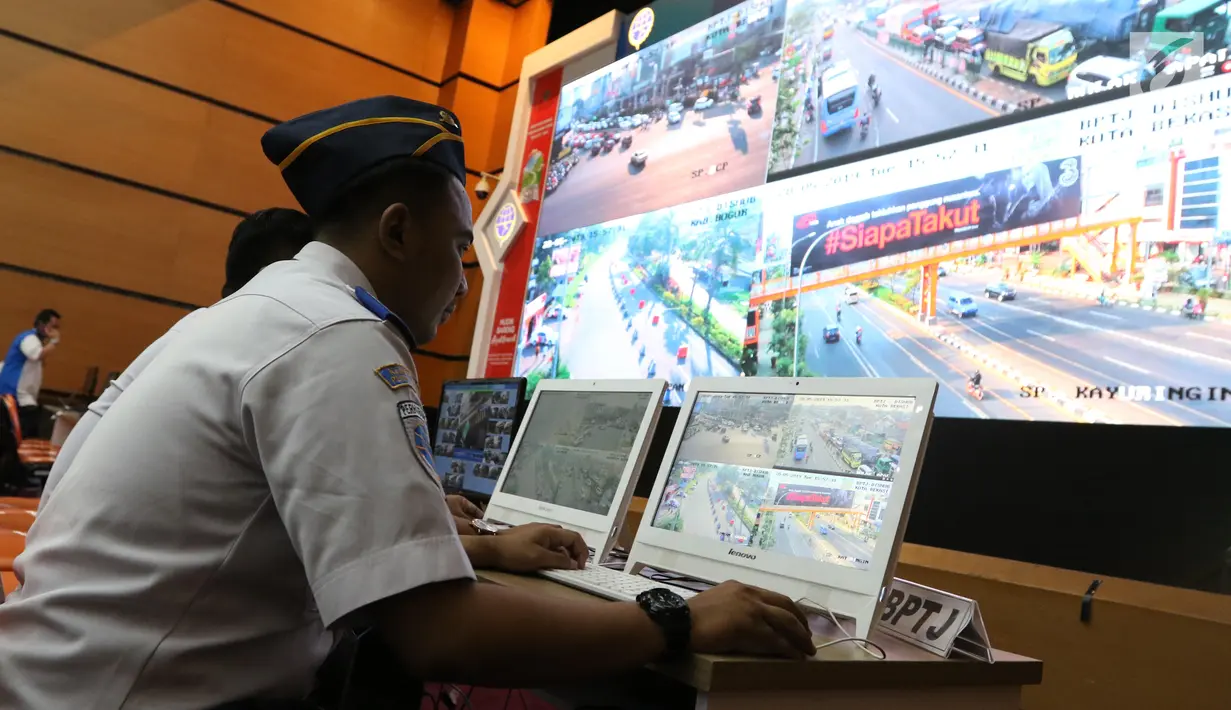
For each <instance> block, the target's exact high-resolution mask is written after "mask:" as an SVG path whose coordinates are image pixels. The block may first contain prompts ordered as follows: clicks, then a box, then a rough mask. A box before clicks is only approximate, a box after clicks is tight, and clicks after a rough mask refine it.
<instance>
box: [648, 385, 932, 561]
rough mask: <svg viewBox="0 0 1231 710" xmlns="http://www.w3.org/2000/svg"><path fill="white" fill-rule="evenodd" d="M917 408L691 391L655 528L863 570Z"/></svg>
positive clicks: (908, 402)
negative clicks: (687, 415)
mask: <svg viewBox="0 0 1231 710" xmlns="http://www.w3.org/2000/svg"><path fill="white" fill-rule="evenodd" d="M912 407H913V400H912V399H910V398H906V399H889V400H885V399H874V398H871V397H834V396H807V395H796V396H789V395H788V396H783V395H752V394H731V395H717V394H698V396H697V400H696V404H695V405H694V407H693V413H692V416H691V417H690V418H689V420H688V425H687V428H686V429H685V431H684V435H683V439H682V440H681V442H680V447H679V450H678V452H677V454H676V458H675V462H674V463H673V465H672V469H671V473H670V477H669V479H668V481H667V485H666V488H665V489H664V493H663V497H662V499H661V500H660V501H659V505H658V508H657V510H656V511H655V513H654V521H653V524H654V526H655V527H658V528H661V529H664V530H674V531H677V532H681V533H685V534H688V535H697V536H701V537H706V538H710V539H713V540H717V541H720V542H729V543H733V544H735V545H743V546H746V547H749V548H758V549H763V550H772V551H774V552H778V553H781V554H785V555H790V556H793V557H804V558H809V559H816V560H820V561H824V562H830V563H833V564H838V565H842V566H846V567H853V568H856V569H866V568H867V567H868V565H869V564H870V562H871V559H872V555H873V553H874V551H875V548H876V542H877V539H878V536H879V533H880V528H881V522H882V519H883V513H884V509H885V503H886V499H887V497H888V495H889V492H890V490H891V488H892V483H893V478H894V476H895V475H896V474H897V472H898V467H899V456H900V453H901V448H902V438H903V437H904V435H905V433H906V431H907V428H908V427H909V424H910V418H911V414H912Z"/></svg>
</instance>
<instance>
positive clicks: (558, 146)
mask: <svg viewBox="0 0 1231 710" xmlns="http://www.w3.org/2000/svg"><path fill="white" fill-rule="evenodd" d="M785 6H786V0H749V1H748V2H744V3H741V4H739V5H737V6H735V7H733V8H732V9H730V10H727V11H726V12H723V13H722V14H720V15H717V16H715V17H712V18H710V19H709V20H707V21H706V22H703V23H700V24H698V25H696V26H693V27H691V28H689V29H687V30H684V31H683V32H680V33H678V34H675V35H672V36H671V37H669V38H667V39H665V40H663V41H661V42H658V43H656V44H654V45H652V46H649V47H646V48H645V49H644V50H642V51H640V52H638V53H636V54H633V55H630V56H628V57H626V58H624V59H621V60H620V61H618V62H616V63H614V64H612V65H610V66H607V67H605V68H604V69H602V70H600V71H597V72H595V73H593V74H590V75H588V76H586V77H583V78H581V79H578V80H576V81H574V82H572V83H570V84H568V85H567V86H565V87H564V88H563V90H562V91H561V95H560V108H559V110H558V113H557V116H556V129H555V133H554V137H553V144H552V149H551V159H550V164H549V168H548V171H547V176H546V178H545V185H544V188H545V197H544V199H543V206H542V212H541V214H540V215H539V224H538V233H539V234H555V233H559V232H564V231H566V230H570V229H575V228H577V227H583V226H587V225H592V224H596V223H599V222H608V221H611V220H614V219H618V218H620V217H625V216H628V215H632V214H642V213H645V212H651V211H653V210H657V209H660V208H663V207H667V206H668V205H677V204H682V203H685V202H690V201H692V200H697V199H700V198H704V197H708V196H712V195H718V194H723V193H728V192H733V191H735V190H740V189H743V188H747V187H751V186H753V185H760V184H762V183H763V182H764V181H765V165H766V161H767V160H768V157H769V152H770V134H771V133H772V127H773V125H774V102H775V97H776V95H777V93H778V92H777V86H776V85H777V80H778V65H779V61H780V59H779V56H780V54H781V49H782V29H783V23H784V20H785V15H786V13H785Z"/></svg>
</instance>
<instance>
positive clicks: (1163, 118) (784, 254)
mask: <svg viewBox="0 0 1231 710" xmlns="http://www.w3.org/2000/svg"><path fill="white" fill-rule="evenodd" d="M1220 81H1222V79H1220ZM1204 86H1206V82H1201V83H1200V84H1198V85H1195V86H1193V87H1188V88H1185V87H1177V88H1172V89H1168V92H1167V93H1164V94H1159V95H1158V96H1157V98H1155V97H1154V95H1153V94H1147V95H1141V96H1135V97H1129V98H1127V99H1123V100H1121V101H1123V102H1125V103H1126V104H1131V105H1129V106H1127V107H1126V109H1123V110H1121V109H1116V110H1117V111H1118V112H1119V115H1121V116H1123V117H1129V118H1130V119H1131V120H1129V121H1128V123H1129V125H1127V127H1126V130H1125V131H1124V136H1123V137H1121V138H1119V139H1117V140H1116V141H1114V142H1113V143H1112V144H1106V143H1095V144H1090V145H1086V144H1084V143H1083V145H1082V148H1081V154H1080V155H1070V156H1068V157H1060V158H1056V159H1052V160H1042V161H1040V162H1037V163H1031V164H1026V165H1021V166H1019V167H1017V168H1013V169H1010V170H993V171H990V172H987V173H983V174H982V175H979V174H973V175H970V176H969V177H965V178H959V179H955V180H948V181H938V182H936V183H935V184H934V185H931V186H927V187H922V188H916V189H911V190H904V191H899V192H895V193H893V194H889V195H882V196H880V197H875V198H872V199H868V200H863V201H860V202H857V203H853V204H845V205H837V206H829V207H825V208H823V209H817V210H812V211H808V207H809V205H807V204H800V205H798V208H797V211H796V214H797V215H799V216H798V217H796V218H794V219H793V220H792V221H791V222H789V223H787V222H786V221H785V220H783V221H782V224H780V225H778V227H777V228H776V229H774V228H771V227H767V228H766V230H765V231H766V234H765V236H764V238H763V239H762V240H761V243H762V244H763V246H764V249H765V251H764V252H763V253H760V254H758V261H759V263H762V264H763V265H764V269H763V270H762V272H761V274H760V278H759V279H754V283H756V284H757V285H756V286H754V288H755V289H759V290H756V291H754V297H753V298H752V299H751V300H752V303H753V308H752V310H750V312H749V314H748V321H747V325H748V328H749V332H750V334H751V335H750V337H749V339H748V341H746V342H747V347H746V348H745V351H744V355H743V357H742V359H741V363H743V364H744V372H745V374H747V375H749V376H754V375H778V376H787V377H790V376H824V377H927V378H930V379H934V380H936V381H938V382H939V383H940V385H941V387H940V390H939V395H938V398H937V403H936V413H937V414H938V415H940V416H946V417H964V418H980V419H1012V420H1043V421H1062V422H1091V423H1109V424H1139V425H1156V426H1158V425H1162V426H1218V427H1224V426H1231V402H1229V401H1226V400H1223V399H1222V398H1221V397H1217V396H1216V397H1209V396H1205V395H1206V394H1208V392H1209V388H1211V387H1213V388H1216V389H1217V390H1218V391H1221V389H1220V388H1222V387H1225V386H1228V385H1231V320H1229V317H1231V306H1228V304H1229V303H1231V300H1229V295H1231V290H1229V289H1228V277H1229V275H1231V221H1228V220H1229V218H1231V211H1229V210H1228V209H1227V204H1228V202H1227V192H1226V187H1225V183H1224V182H1223V180H1224V175H1225V162H1226V160H1227V158H1226V156H1227V155H1231V138H1229V137H1228V136H1231V133H1228V129H1231V115H1229V114H1228V113H1227V112H1226V111H1224V110H1222V108H1221V107H1224V106H1225V105H1226V102H1227V101H1228V100H1229V99H1228V98H1227V97H1228V95H1229V94H1228V92H1227V91H1226V90H1225V89H1222V90H1221V91H1219V90H1217V86H1218V85H1217V84H1215V82H1213V81H1211V82H1209V86H1210V89H1209V90H1200V91H1195V89H1196V88H1197V87H1204ZM1186 91H1187V92H1189V93H1194V91H1195V93H1194V96H1188V94H1186V93H1185V92H1186ZM1171 97H1174V101H1173V100H1172V99H1171ZM1164 99H1165V100H1164ZM1194 102H1199V103H1200V105H1201V107H1202V112H1201V114H1200V116H1198V117H1196V118H1188V116H1189V113H1191V111H1193V110H1195V109H1191V108H1189V107H1190V105H1192V104H1193V103H1194ZM1117 103H1119V102H1117ZM1173 104H1175V105H1174V106H1173ZM1099 110H1100V111H1103V112H1104V113H1105V112H1106V111H1110V110H1112V106H1111V105H1108V106H1107V107H1105V108H1102V109H1099ZM1175 112H1181V114H1182V115H1183V116H1185V117H1186V118H1185V119H1184V121H1185V122H1184V125H1183V128H1182V129H1178V128H1164V127H1162V126H1165V125H1169V124H1170V123H1173V122H1174V121H1175V120H1177V119H1173V118H1172V117H1171V115H1172V114H1173V113H1175ZM1198 118H1199V119H1200V120H1198ZM1076 119H1077V117H1076V116H1070V117H1069V118H1065V115H1064V114H1061V115H1060V116H1058V117H1055V118H1054V120H1053V118H1052V117H1049V118H1047V119H1040V120H1039V121H1038V122H1037V129H1036V128H1035V126H1034V125H1032V124H1021V126H1019V127H1018V128H1016V129H1010V128H1006V129H996V131H995V132H989V133H987V134H984V135H985V136H986V138H985V139H983V138H981V139H980V140H986V142H987V144H988V145H993V144H994V143H995V142H996V141H997V140H1000V138H999V136H998V135H996V134H998V133H1002V132H1007V131H1009V130H1016V131H1019V132H1022V133H1023V134H1024V133H1029V134H1030V135H1017V134H1015V136H1014V137H1012V138H1013V139H1014V142H1018V143H1021V144H1023V145H1026V144H1030V142H1031V140H1032V139H1031V135H1037V136H1038V138H1039V139H1040V140H1041V141H1043V144H1042V145H1043V146H1044V148H1043V149H1048V150H1054V151H1059V150H1064V148H1063V147H1062V146H1063V145H1064V144H1065V140H1062V139H1064V135H1063V134H1062V133H1058V132H1056V131H1057V130H1058V129H1052V127H1051V126H1049V125H1048V124H1049V123H1056V124H1059V123H1061V122H1063V121H1068V122H1070V123H1072V122H1073V121H1074V120H1076ZM1081 121H1082V123H1083V125H1084V123H1088V122H1089V121H1087V120H1086V119H1081ZM1156 125H1157V126H1159V127H1158V128H1155V126H1156ZM1027 128H1029V131H1027ZM1008 139H1009V138H1005V139H1004V140H1008ZM1079 139H1080V136H1069V137H1068V139H1066V140H1071V141H1072V142H1077V141H1078V140H1079ZM1048 142H1050V143H1054V144H1055V145H1056V146H1060V147H1058V148H1048V146H1047V143H1048ZM1068 144H1069V145H1072V143H1068ZM971 167H973V166H969V165H967V166H961V165H956V164H954V165H953V166H950V165H940V166H937V168H935V169H933V170H931V172H932V173H933V174H935V176H936V177H938V178H944V177H948V176H947V175H945V173H949V174H950V175H952V174H953V172H954V170H955V169H957V170H963V172H966V171H971V172H973V171H972V170H971ZM961 174H962V173H958V175H961ZM968 174H969V173H968ZM820 175H824V173H821V174H820ZM784 182H789V181H784ZM778 184H783V183H778ZM871 189H873V190H874V189H875V188H874V187H873V188H871ZM771 204H772V203H771ZM976 204H977V207H975V205H976ZM771 211H772V212H776V211H777V210H776V209H774V208H771V207H770V206H767V207H766V212H767V213H770V212H771ZM942 211H943V212H945V214H944V215H942V214H941V212H942ZM976 217H977V222H974V221H972V220H973V219H975V218H976ZM925 265H926V268H925ZM932 288H935V294H936V295H935V301H934V303H935V318H934V320H931V321H929V319H928V318H927V317H926V312H924V313H922V314H921V310H922V309H924V308H925V306H926V303H925V297H926V296H927V295H928V294H929V291H930V289H932ZM757 294H765V295H757ZM976 372H977V373H978V374H979V378H978V379H979V384H980V386H979V387H975V386H973V384H974V383H972V381H971V380H972V378H973V377H974V376H975V374H976ZM1158 383H1166V384H1167V386H1168V387H1172V386H1180V385H1183V386H1185V387H1190V386H1191V387H1197V388H1198V389H1199V391H1200V393H1201V394H1202V396H1200V397H1188V396H1184V397H1179V396H1172V395H1168V396H1166V397H1158V396H1154V397H1152V398H1149V399H1147V398H1145V397H1144V396H1141V397H1124V396H1120V397H1110V396H1107V394H1108V393H1107V391H1104V392H1103V396H1101V397H1100V396H1097V395H1094V394H1092V390H1091V389H1090V388H1091V387H1099V388H1104V390H1106V388H1108V387H1115V386H1120V385H1124V386H1138V385H1149V386H1150V387H1151V388H1153V387H1154V386H1155V385H1156V384H1158ZM1027 391H1029V392H1031V393H1032V395H1031V396H1026V395H1024V394H1023V393H1024V392H1027ZM1134 391H1135V390H1134ZM1033 393H1038V396H1034V395H1033ZM1155 394H1157V393H1156V392H1155Z"/></svg>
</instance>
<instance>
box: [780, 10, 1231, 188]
mask: <svg viewBox="0 0 1231 710" xmlns="http://www.w3.org/2000/svg"><path fill="white" fill-rule="evenodd" d="M786 16H787V19H786V30H785V32H784V36H783V58H782V63H781V66H780V71H781V79H780V81H779V83H778V98H777V102H776V103H777V107H778V108H777V111H778V119H777V120H776V121H775V123H774V126H775V128H774V135H773V146H774V150H773V153H772V155H771V156H770V162H769V174H770V175H774V174H778V173H781V172H784V171H787V170H791V169H793V168H800V167H803V166H808V165H812V164H815V163H820V162H823V161H827V160H833V159H836V158H841V157H843V156H848V155H851V154H853V153H857V152H860V151H863V150H868V149H872V148H877V147H880V146H884V145H889V144H893V143H899V142H901V141H906V140H911V139H914V138H919V137H922V136H926V135H929V134H934V133H937V132H940V131H944V130H948V129H953V128H957V127H960V126H963V125H969V124H973V123H977V122H980V121H985V120H988V119H991V118H995V117H997V116H1001V115H1004V114H1006V113H1010V112H1018V111H1023V110H1031V109H1035V108H1039V107H1042V106H1046V105H1049V104H1054V103H1057V102H1063V101H1066V100H1068V99H1074V98H1080V97H1083V96H1086V95H1088V94H1091V93H1098V92H1102V91H1107V90H1109V89H1114V88H1119V87H1124V86H1132V85H1138V84H1143V82H1144V84H1143V85H1144V86H1146V87H1147V88H1149V89H1150V90H1152V91H1153V90H1158V89H1160V88H1163V87H1170V86H1174V85H1178V84H1180V83H1181V82H1187V81H1191V80H1195V79H1199V78H1203V77H1206V76H1213V75H1216V74H1217V73H1219V72H1220V71H1221V72H1226V71H1227V70H1228V69H1227V67H1228V66H1231V65H1227V64H1226V59H1227V17H1228V14H1227V3H1226V2H1225V0H1190V1H1188V2H1169V1H1168V0H1038V1H1037V2H1021V1H1020V0H992V1H991V2H988V1H986V0H952V1H948V0H946V1H945V2H918V3H895V2H892V1H891V0H863V1H861V2H854V3H847V4H845V5H839V4H835V3H831V2H828V1H827V0H790V1H789V2H788V4H787V9H786Z"/></svg>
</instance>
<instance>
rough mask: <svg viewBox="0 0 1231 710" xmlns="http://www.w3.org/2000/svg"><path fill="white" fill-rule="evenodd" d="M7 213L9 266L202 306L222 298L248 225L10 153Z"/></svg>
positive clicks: (4, 168) (0, 210) (3, 171)
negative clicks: (238, 232) (228, 263)
mask: <svg viewBox="0 0 1231 710" xmlns="http://www.w3.org/2000/svg"><path fill="white" fill-rule="evenodd" d="M0 215H3V233H4V238H3V239H0V261H3V262H7V263H10V264H16V265H18V266H24V267H26V268H29V269H34V270H37V271H43V272H48V273H54V274H61V275H63V276H67V277H70V278H74V279H81V280H85V281H92V282H94V283H100V284H105V285H108V286H114V287H116V288H123V289H127V290H130V291H138V292H141V293H145V294H150V295H154V296H160V297H162V298H168V299H172V300H176V301H182V302H187V303H194V304H198V305H208V304H210V303H213V302H214V301H215V300H216V299H217V298H218V293H219V288H220V287H221V285H222V281H223V262H224V261H225V259H226V249H227V243H228V241H229V240H230V237H231V230H232V229H234V227H235V224H236V223H237V222H238V221H239V218H238V217H235V216H233V215H229V214H225V213H221V212H216V211H214V210H209V209H205V208H202V207H197V206H195V205H191V204H188V203H185V202H181V201H179V200H173V199H170V198H167V197H162V196H160V195H155V194H151V193H148V192H144V191H142V190H137V189H134V188H131V187H126V186H124V185H117V184H115V183H112V182H108V181H106V180H99V179H97V178H95V177H91V176H89V175H84V174H81V173H77V172H73V171H71V170H66V169H64V168H60V167H56V166H53V165H46V164H43V163H39V162H37V161H33V160H29V159H25V158H19V157H16V156H12V155H7V154H3V153H0ZM2 335H3V333H2V332H0V336H2Z"/></svg>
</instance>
